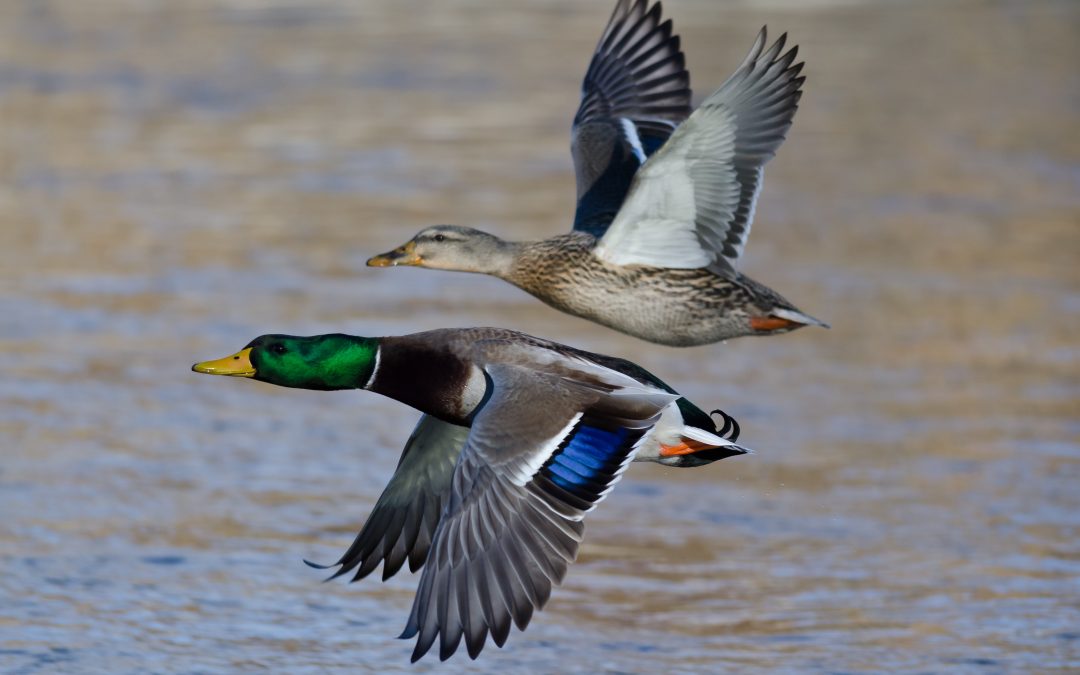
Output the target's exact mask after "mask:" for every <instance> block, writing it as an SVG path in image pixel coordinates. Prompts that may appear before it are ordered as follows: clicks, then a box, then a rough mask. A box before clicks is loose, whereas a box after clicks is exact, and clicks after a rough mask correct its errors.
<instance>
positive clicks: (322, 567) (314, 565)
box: [302, 558, 341, 570]
mask: <svg viewBox="0 0 1080 675" xmlns="http://www.w3.org/2000/svg"><path fill="white" fill-rule="evenodd" d="M302 560H303V561H304V564H305V565H307V566H308V567H312V568H314V569H317V570H328V569H330V568H331V567H337V566H338V565H340V564H341V563H340V562H336V563H333V564H331V565H320V564H319V563H317V562H311V561H310V560H308V559H307V558H302Z"/></svg>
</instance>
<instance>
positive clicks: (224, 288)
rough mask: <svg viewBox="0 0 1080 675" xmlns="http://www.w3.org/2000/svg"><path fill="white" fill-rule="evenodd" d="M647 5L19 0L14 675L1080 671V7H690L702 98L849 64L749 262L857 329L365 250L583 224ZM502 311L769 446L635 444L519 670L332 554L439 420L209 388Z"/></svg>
mask: <svg viewBox="0 0 1080 675" xmlns="http://www.w3.org/2000/svg"><path fill="white" fill-rule="evenodd" d="M613 5H614V0H589V1H587V2H585V1H571V0H560V1H557V2H548V1H546V0H545V1H540V0H498V1H496V0H446V1H444V2H438V3H435V2H420V1H418V0H404V1H399V2H393V3H391V2H374V1H359V0H356V1H347V0H314V1H311V2H302V3H301V2H278V1H265V2H264V1H261V0H260V1H256V0H228V1H225V0H222V1H211V0H195V1H193V2H184V3H173V2H159V1H152V0H93V1H90V2H75V1H74V0H69V1H67V2H59V1H57V2H49V1H46V0H25V1H19V0H9V1H6V2H3V3H0V317H2V318H0V341H2V350H0V364H2V375H0V446H2V453H0V561H2V574H0V670H2V671H4V672H17V673H37V672H57V671H64V672H79V671H82V672H86V671H91V672H94V671H96V672H114V673H118V672H207V671H218V672H221V671H249V670H260V669H269V670H272V671H278V672H328V671H329V672H333V671H339V670H340V671H343V672H344V671H356V670H363V669H364V668H370V669H378V670H380V671H385V672H404V671H410V672H412V671H421V672H426V671H428V670H431V671H437V672H455V671H456V670H457V669H460V668H461V667H463V666H464V665H470V666H471V668H472V669H473V670H475V671H477V672H508V671H509V672H521V671H522V670H525V669H529V670H532V671H537V672H586V671H588V672H595V671H609V672H619V671H623V672H647V671H648V672H754V671H758V672H785V671H798V672H840V671H842V672H859V671H862V672H870V671H880V670H898V671H908V672H913V671H920V672H942V671H950V672H964V671H968V672H987V673H993V672H1006V671H1010V672H1017V671H1024V672H1032V671H1038V670H1042V671H1045V672H1053V671H1065V670H1071V669H1077V668H1080V590H1078V589H1080V536H1078V535H1080V489H1078V485H1080V414H1078V413H1080V350H1078V343H1077V337H1076V336H1077V331H1078V329H1080V265H1078V262H1080V261H1078V254H1080V129H1078V126H1077V119H1078V112H1080V77H1078V71H1077V64H1078V63H1080V5H1078V4H1077V3H1075V2H1071V1H1069V0H1062V1H1060V2H1054V1H1049V0H1047V1H1035V0H1030V1H1029V0H1014V1H1009V0H996V1H986V2H979V1H976V0H956V1H953V2H939V1H933V2H931V1H927V2H916V1H911V2H903V1H899V0H897V1H885V0H881V1H874V0H866V1H863V2H860V1H858V0H835V1H830V0H815V1H813V2H802V1H796V0H760V1H752V0H744V1H741V2H720V1H714V0H667V1H665V14H666V15H667V16H669V17H671V18H673V19H674V22H675V28H676V31H677V32H678V33H679V34H681V35H682V37H683V45H684V50H685V52H686V55H687V59H688V64H689V69H690V71H691V73H692V85H693V87H694V90H695V94H696V95H695V99H696V100H700V98H701V97H703V96H704V95H706V94H708V93H709V92H710V91H712V90H713V89H714V88H716V87H718V86H719V85H720V84H721V83H722V82H723V80H724V79H725V78H726V77H727V76H728V74H729V73H730V72H731V71H732V70H733V69H734V67H735V66H736V65H737V64H738V63H739V61H740V60H741V59H742V57H743V56H744V54H745V52H746V51H747V50H748V49H749V47H750V45H751V43H752V41H753V39H754V36H755V33H756V32H757V30H758V29H759V28H760V26H761V25H762V24H768V25H769V28H770V31H771V32H772V33H773V34H774V35H777V34H779V32H781V31H789V32H790V37H791V40H792V41H793V42H794V43H797V44H799V46H800V52H799V53H800V57H802V58H803V59H805V61H806V63H807V66H806V71H805V72H806V74H807V76H808V79H807V83H806V85H805V92H806V93H805V96H804V97H803V99H802V103H801V107H800V110H799V113H798V115H797V116H796V118H795V125H794V127H793V129H792V132H791V134H790V135H789V138H788V141H787V142H786V143H785V144H784V146H783V147H782V148H781V150H780V152H779V155H778V157H777V158H776V159H775V160H774V161H773V162H772V163H771V164H770V165H769V167H768V171H767V173H766V181H765V187H764V191H763V194H762V197H761V201H760V202H759V204H758V211H757V218H756V225H755V227H754V233H753V236H752V237H751V240H750V245H749V247H748V251H747V256H746V258H745V260H744V263H743V270H744V271H746V272H747V273H748V274H750V275H751V276H753V277H755V278H756V279H758V280H760V281H762V282H764V283H766V284H768V285H769V286H771V287H773V288H775V289H777V290H778V291H780V292H781V293H783V294H784V295H786V296H787V297H788V298H790V299H791V300H792V301H793V302H794V303H796V304H797V305H798V306H799V307H801V308H802V309H804V310H805V311H807V312H809V313H810V314H813V315H815V316H818V317H821V318H822V319H825V320H827V321H830V322H831V323H832V325H833V328H832V330H829V331H825V330H820V329H811V328H808V329H805V330H802V331H799V332H797V333H794V334H790V335H785V336H780V337H774V338H763V339H743V340H739V341H733V342H730V343H727V344H722V345H712V346H708V347H701V348H694V349H684V350H677V349H670V348H665V347H658V346H654V345H649V344H646V343H644V342H640V341H637V340H635V339H633V338H630V337H626V336H622V335H619V334H616V333H614V332H612V331H610V330H607V329H604V328H601V327H598V326H594V325H592V324H590V323H587V322H585V321H583V320H579V319H575V318H572V317H568V316H565V315H562V314H559V313H557V312H555V311H554V310H551V309H549V308H547V307H546V306H544V305H542V304H541V303H539V302H538V301H536V300H534V299H532V298H531V297H529V296H527V295H525V294H524V293H522V292H520V291H518V290H516V289H514V288H512V287H510V286H509V285H507V284H504V283H502V282H499V281H497V280H494V279H488V278H481V277H473V276H469V275H461V274H449V273H440V272H435V271H429V270H417V269H390V270H385V269H383V270H376V269H368V268H366V267H364V261H365V259H366V258H367V257H368V256H369V255H371V254H374V253H377V252H381V251H384V250H387V249H389V248H391V247H393V246H395V245H397V244H400V243H401V242H403V241H404V240H405V239H407V238H408V237H410V236H411V235H412V234H413V233H414V232H415V231H416V230H418V229H419V228H421V227H423V226H425V225H428V224H433V223H457V224H465V225H472V226H477V227H481V228H484V229H488V230H490V231H492V232H496V233H498V234H500V235H502V236H505V237H508V238H516V239H527V238H541V237H545V236H549V235H552V234H555V233H558V232H562V231H564V230H567V229H568V228H569V226H570V221H571V217H572V213H573V197H574V189H573V172H572V168H571V163H570V156H569V151H568V146H569V125H570V120H571V118H572V115H573V112H574V110H575V108H576V106H577V95H578V88H579V85H580V80H581V77H582V75H583V73H584V70H585V67H586V65H587V63H588V60H589V58H590V56H591V54H592V50H593V48H594V46H595V43H596V40H597V38H598V37H599V35H600V32H601V30H602V29H603V27H604V25H605V22H606V21H607V18H608V16H609V14H610V12H611V9H612V6H613ZM472 325H499V326H506V327H512V328H516V329H519V330H523V331H526V332H529V333H533V334H537V335H541V336H545V337H549V338H553V339H556V340H559V341H563V342H567V343H570V344H573V345H575V346H578V347H582V348H586V349H591V350H595V351H602V352H606V353H610V354H615V355H619V356H623V357H626V358H630V359H633V360H635V361H638V362H640V363H642V364H643V365H645V366H647V367H648V368H650V369H651V370H653V371H654V372H655V373H657V374H658V375H660V376H661V377H663V378H664V379H666V380H667V381H668V382H670V383H671V384H672V385H674V386H675V387H677V388H678V389H679V390H680V391H682V392H683V393H684V394H686V395H687V396H688V397H689V398H691V399H692V400H694V401H697V402H699V403H700V404H701V405H702V406H707V407H709V408H712V407H721V408H723V409H724V410H726V411H727V412H729V413H731V414H732V415H734V416H735V417H737V418H738V419H739V420H740V421H741V422H742V428H743V436H742V440H744V441H745V442H746V443H747V444H749V445H750V446H751V447H754V448H755V449H756V450H757V454H755V455H752V456H748V457H740V458H735V459H730V460H727V461H724V462H719V463H717V464H713V465H711V466H708V467H705V468H702V469H696V470H686V469H684V470H676V469H666V468H663V467H658V466H634V467H632V468H631V470H630V471H629V472H628V473H627V475H626V477H625V479H624V480H623V481H622V483H621V484H620V485H619V487H618V489H617V490H615V492H614V493H613V495H612V496H611V498H610V499H608V500H607V501H606V502H605V503H604V504H603V505H602V506H601V507H600V508H599V509H598V511H597V512H596V513H595V514H593V516H592V517H591V518H590V520H589V525H588V527H589V536H588V539H587V540H586V542H585V544H584V547H583V549H582V552H581V555H580V558H579V560H578V562H577V564H576V565H574V566H573V567H572V568H571V571H570V573H569V575H568V576H567V579H566V582H565V583H564V585H563V586H562V588H560V589H559V590H557V591H556V592H555V593H554V595H553V598H552V601H551V602H550V604H549V605H548V608H547V609H546V610H545V611H544V612H543V613H541V614H539V615H537V617H536V618H535V619H534V621H533V624H532V625H531V626H530V627H529V629H528V631H527V632H525V633H524V634H518V633H516V632H515V634H514V635H512V637H511V639H510V641H509V643H508V646H507V648H505V649H503V650H497V649H494V648H491V647H490V646H489V649H488V650H486V651H485V652H484V654H483V655H482V656H481V659H480V660H479V661H478V662H477V663H476V664H468V663H467V660H466V659H465V655H464V653H461V654H458V656H457V657H456V658H455V660H454V661H451V662H450V663H449V664H448V665H443V666H439V665H438V663H437V661H433V660H432V659H430V658H429V659H428V660H426V661H424V662H422V663H421V664H419V665H418V666H415V667H409V666H408V655H409V652H410V650H411V647H412V645H411V643H407V642H403V641H397V640H394V639H393V638H394V636H396V635H397V634H398V632H399V631H400V629H401V628H402V627H403V625H404V622H405V619H406V616H407V612H408V609H409V607H410V604H411V600H412V593H413V590H414V587H415V583H416V578H415V577H411V576H410V575H408V574H402V575H400V576H399V578H395V579H393V580H392V581H391V582H389V583H385V584H381V583H379V582H378V581H377V580H376V579H368V580H365V581H364V582H361V583H358V584H355V585H351V586H350V585H347V584H345V583H343V582H337V583H333V584H326V585H324V584H322V583H320V582H321V580H322V578H323V574H322V573H319V572H317V571H315V570H311V569H308V568H307V567H305V566H304V565H303V564H302V562H301V559H302V558H311V559H314V560H318V561H325V562H330V561H332V560H334V559H336V558H337V556H338V555H339V554H340V553H341V552H342V551H343V550H344V548H345V547H346V546H347V545H348V544H349V543H350V542H351V540H352V537H353V535H354V533H355V532H356V531H357V530H358V529H359V527H360V525H361V523H362V522H363V520H364V517H365V516H366V514H367V512H368V510H369V508H370V507H371V505H372V504H373V503H374V500H375V499H376V497H377V496H378V494H379V493H380V491H381V489H382V487H383V486H384V484H385V483H386V481H387V480H388V478H389V476H390V474H391V473H392V471H393V468H394V466H395V463H396V461H397V458H398V454H399V452H400V449H401V447H402V445H403V443H404V441H405V439H406V437H407V436H408V433H409V431H410V429H411V427H412V424H413V423H414V421H415V418H416V413H414V412H413V411H412V410H410V409H407V408H405V407H403V406H402V405H400V404H398V403H396V402H394V401H390V400H388V399H381V398H379V397H375V396H371V395H369V394H365V393H361V392H336V393H316V392H307V391H296V390H285V389H278V388H274V387H271V386H268V385H261V384H257V383H251V382H244V381H230V380H221V379H210V378H206V377H202V376H197V375H195V374H193V373H191V372H190V371H189V368H190V366H191V364H192V363H193V362H195V361H197V360H203V359H207V358H216V357H219V356H223V355H225V354H228V353H232V352H234V351H236V350H237V349H239V348H240V347H242V346H243V345H244V344H245V343H246V342H248V340H250V339H251V338H253V337H255V336H256V335H259V334H262V333H267V332H286V333H295V334H313V333H322V332H336V331H342V332H350V333H355V334H361V335H384V334H398V333H407V332H414V331H419V330H423V329H429V328H435V327H445V326H472Z"/></svg>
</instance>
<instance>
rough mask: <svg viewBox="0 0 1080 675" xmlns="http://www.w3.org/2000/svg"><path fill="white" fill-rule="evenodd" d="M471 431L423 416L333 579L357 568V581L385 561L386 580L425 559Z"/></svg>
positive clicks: (354, 577)
mask: <svg viewBox="0 0 1080 675" xmlns="http://www.w3.org/2000/svg"><path fill="white" fill-rule="evenodd" d="M468 435H469V429H468V428H467V427H461V426H457V425H454V424H449V423H447V422H443V421H441V420H438V419H436V418H434V417H431V416H428V415H424V416H422V417H421V418H420V421H419V422H418V423H417V425H416V428H415V429H414V430H413V433H412V435H410V436H409V440H408V441H407V442H406V443H405V449H404V450H402V452H401V459H400V460H399V461H398V466H397V469H396V470H395V471H394V476H393V477H392V478H391V479H390V482H389V483H388V484H387V486H386V489H385V490H383V493H382V495H381V496H380V497H379V500H378V501H377V502H376V503H375V508H374V509H372V511H371V515H370V516H368V519H367V522H365V523H364V527H363V528H362V529H361V530H360V533H359V534H358V535H357V536H356V539H355V540H354V541H353V543H352V545H350V546H349V548H348V550H346V551H345V553H344V555H342V556H341V558H339V559H338V561H337V562H336V563H334V564H333V565H329V566H323V565H315V564H313V563H308V564H309V565H312V567H318V568H322V569H325V568H326V567H338V566H339V567H340V568H339V569H338V570H336V571H335V572H334V574H333V576H331V577H330V578H331V579H335V578H337V577H340V576H342V575H344V574H347V573H349V572H350V571H352V570H353V569H355V570H356V574H355V575H354V576H353V581H358V580H360V579H363V578H364V577H366V576H368V575H369V574H371V573H372V572H373V571H374V570H375V569H376V568H377V567H378V566H379V563H382V564H383V575H382V578H383V580H386V579H389V578H390V577H392V576H394V574H396V573H397V572H398V570H400V569H401V567H402V566H403V565H404V563H405V561H406V560H408V561H409V569H410V570H412V571H414V572H415V571H416V570H417V569H419V568H420V566H421V565H422V564H423V563H424V560H425V559H426V558H427V553H428V548H429V546H430V545H431V537H432V534H433V533H434V532H435V528H436V526H437V525H438V522H439V516H440V514H441V512H442V510H443V506H444V504H445V503H446V500H447V499H448V497H449V495H450V487H451V486H450V483H451V479H452V477H453V472H454V465H455V463H456V461H457V458H458V456H459V455H460V454H461V449H462V447H464V445H465V441H466V439H467V437H468Z"/></svg>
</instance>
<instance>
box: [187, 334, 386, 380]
mask: <svg viewBox="0 0 1080 675" xmlns="http://www.w3.org/2000/svg"><path fill="white" fill-rule="evenodd" d="M378 355H379V340H378V338H364V337H356V336H355V335H344V334H342V333H332V334H330V335H313V336H311V337H297V336H295V335H262V336H260V337H257V338H255V339H254V340H252V341H251V342H249V343H248V345H247V346H246V347H244V348H243V349H241V350H240V351H239V352H237V353H236V354H233V355H232V356H226V357H225V358H223V359H217V360H216V361H204V362H202V363H196V364H195V365H194V366H192V367H191V369H192V370H194V371H195V372H197V373H206V374H208V375H231V376H233V377H250V378H253V379H256V380H262V381H263V382H269V383H270V384H276V385H279V386H282V387H295V388H298V389H321V390H330V389H363V388H364V386H365V385H366V384H367V383H368V381H369V380H370V379H371V375H372V373H374V372H375V365H376V364H377V363H378Z"/></svg>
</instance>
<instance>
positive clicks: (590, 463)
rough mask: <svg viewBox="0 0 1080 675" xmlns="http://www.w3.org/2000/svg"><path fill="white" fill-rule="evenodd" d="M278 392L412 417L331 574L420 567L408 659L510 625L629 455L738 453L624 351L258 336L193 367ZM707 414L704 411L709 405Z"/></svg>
mask: <svg viewBox="0 0 1080 675" xmlns="http://www.w3.org/2000/svg"><path fill="white" fill-rule="evenodd" d="M192 368H193V370H195V371H196V372H200V373H207V374H211V375H229V376H234V377H246V378H252V379H255V380H261V381H263V382H269V383H271V384H276V385H280V386H285V387H296V388H302V389H316V390H336V389H366V390H368V391H373V392H376V393H379V394H383V395H385V396H389V397H391V398H394V399H396V400H398V401H401V402H402V403H405V404H407V405H410V406H412V407H414V408H417V409H419V410H420V411H421V412H422V413H423V414H424V415H423V417H421V419H420V423H419V424H418V425H417V427H416V430H415V431H414V432H413V434H412V437H411V438H410V439H409V441H408V443H407V444H406V445H405V450H404V451H403V452H402V455H401V459H400V461H399V463H398V467H397V469H396V471H395V472H394V475H393V477H392V478H391V479H390V483H389V484H388V485H387V487H386V490H385V491H384V492H383V494H382V496H381V497H380V498H379V500H378V502H377V503H376V505H375V508H374V511H373V512H372V514H371V516H370V517H369V518H368V520H367V522H366V523H365V524H364V527H363V529H362V530H361V532H360V534H359V535H358V536H357V538H356V541H355V542H354V543H353V545H352V546H351V547H350V548H349V549H348V551H346V552H345V554H344V555H343V556H342V557H341V559H340V560H338V562H337V563H335V565H339V566H340V570H338V572H337V574H335V576H339V575H341V574H345V573H347V572H349V571H351V570H352V569H354V568H359V569H358V571H357V573H356V577H355V578H356V579H359V578H362V577H364V576H366V575H367V574H369V573H370V572H371V571H373V570H374V569H375V568H376V567H378V565H379V563H382V564H383V578H384V579H385V578H387V577H390V576H392V575H393V574H394V573H396V572H397V571H398V570H399V569H400V568H401V566H402V565H403V563H404V561H405V560H406V559H408V560H409V562H410V567H411V568H412V569H413V570H416V569H417V568H419V567H420V566H423V570H424V571H423V574H422V575H421V577H420V584H419V588H418V590H417V594H416V598H415V600H414V602H413V607H412V611H411V612H410V614H409V619H408V622H407V624H406V628H405V631H404V633H403V634H402V637H403V638H412V637H416V639H417V642H416V647H415V649H414V651H413V656H412V660H413V661H416V660H418V659H419V658H420V657H422V656H423V655H424V654H425V653H427V652H428V650H430V649H431V647H432V645H433V644H434V643H435V641H436V640H438V642H439V658H440V659H442V660H445V659H447V658H449V657H450V656H451V655H452V654H453V653H454V652H455V651H456V650H457V648H458V646H459V645H460V643H461V641H462V639H464V641H465V645H466V648H467V650H468V653H469V656H470V657H472V658H476V656H477V655H478V654H479V653H480V650H481V649H482V648H483V646H484V643H485V642H486V640H487V636H488V635H489V634H490V635H491V638H492V640H493V641H494V642H495V644H497V645H498V646H500V647H501V646H502V645H503V644H504V643H505V642H506V639H507V637H508V635H509V632H510V626H511V623H513V624H514V625H516V626H517V627H518V629H519V630H524V629H525V627H526V626H527V625H528V623H529V620H530V619H531V618H532V614H533V611H534V610H539V609H542V608H543V606H544V604H545V603H546V602H547V600H548V598H549V596H550V594H551V589H552V587H553V586H554V585H557V584H559V583H560V582H561V581H562V579H563V576H564V575H565V574H566V570H567V566H568V565H569V564H570V563H571V562H573V560H574V558H575V557H576V555H577V551H578V546H579V544H580V543H581V540H582V536H583V534H584V524H583V522H582V521H583V519H584V517H585V515H586V514H587V513H588V512H589V511H591V510H592V509H593V508H594V507H595V506H596V504H597V503H598V502H600V501H601V500H602V499H603V498H604V497H605V496H606V495H607V494H608V492H610V491H611V489H612V487H614V485H615V483H616V482H618V480H619V479H620V477H621V476H622V474H623V472H624V471H625V470H626V467H627V466H628V464H629V463H630V462H631V461H653V462H660V463H663V464H668V465H675V466H697V465H701V464H705V463H709V462H712V461H716V460H718V459H723V458H725V457H731V456H734V455H740V454H744V453H746V452H748V450H747V449H746V448H744V447H743V446H741V445H738V444H737V443H735V441H736V440H737V439H738V425H737V424H735V422H734V420H733V419H731V418H730V417H728V416H727V415H724V414H723V413H721V415H722V416H723V419H724V426H723V428H721V429H717V428H716V425H715V424H714V423H713V421H712V419H711V418H710V416H709V415H707V414H706V413H705V412H704V411H702V410H701V409H700V408H698V407H697V406H695V405H694V404H692V403H690V402H689V401H687V400H686V399H685V398H682V397H681V396H679V394H678V393H677V392H675V391H674V390H673V389H671V387H669V386H667V385H666V384H664V383H663V382H662V381H660V380H659V379H657V378H656V377H655V376H653V375H652V374H650V373H649V372H648V371H646V370H645V369H643V368H641V367H640V366H637V365H635V364H633V363H631V362H629V361H625V360H623V359H618V358H614V357H610V356H604V355H602V354H593V353H589V352H585V351H581V350H578V349H573V348H571V347H566V346H564V345H560V344H557V343H554V342H549V341H547V340H541V339H539V338H534V337H531V336H529V335H525V334H523V333H517V332H514V331H510V330H504V329H499V328H465V329H444V330H436V331H430V332H426V333H416V334H413V335H406V336H401V337H386V338H364V337H357V336H351V335H343V334H332V335H318V336H314V337H294V336H287V335H264V336H262V337H259V338H256V339H255V340H253V341H252V342H250V343H249V344H248V345H247V346H246V347H244V349H242V350H241V351H240V352H238V353H236V354H233V355H232V356H227V357H225V358H222V359H218V360H215V361H206V362H203V363H198V364H195V365H194V366H193V367H192ZM717 412H718V411H717Z"/></svg>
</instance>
